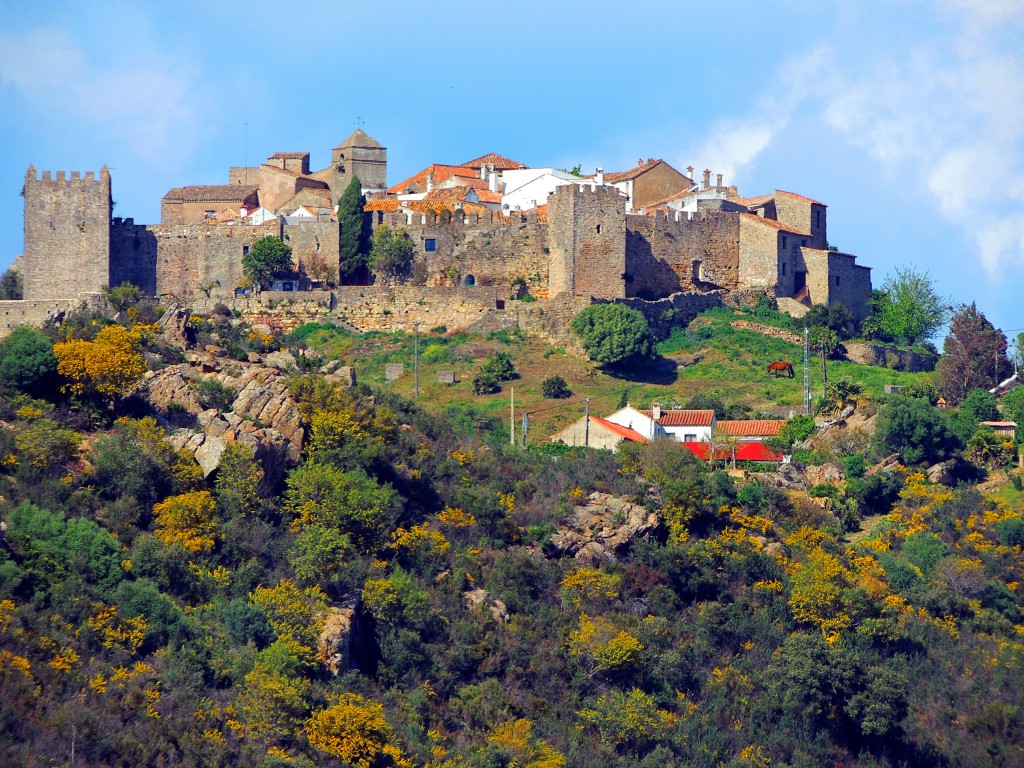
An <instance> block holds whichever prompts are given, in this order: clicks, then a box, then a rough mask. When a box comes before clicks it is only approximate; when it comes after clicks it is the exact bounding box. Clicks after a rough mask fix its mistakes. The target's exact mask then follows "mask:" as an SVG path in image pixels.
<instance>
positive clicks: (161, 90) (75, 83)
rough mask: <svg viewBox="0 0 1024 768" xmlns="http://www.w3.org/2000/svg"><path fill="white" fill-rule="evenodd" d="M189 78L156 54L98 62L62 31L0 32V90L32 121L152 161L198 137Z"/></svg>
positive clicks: (186, 146)
mask: <svg viewBox="0 0 1024 768" xmlns="http://www.w3.org/2000/svg"><path fill="white" fill-rule="evenodd" d="M115 58H116V55H115ZM190 75H191V73H190V72H188V71H183V70H182V69H181V68H180V67H177V66H174V65H172V64H171V63H170V60H169V59H167V58H162V57H160V56H159V55H158V54H157V53H155V52H152V53H150V54H149V55H148V56H147V57H146V58H145V60H142V61H139V60H138V59H136V58H133V57H130V60H128V61H124V62H117V63H116V64H114V65H111V66H104V65H100V64H98V63H96V62H95V61H94V60H93V59H92V58H91V57H90V56H89V54H88V53H87V52H86V51H85V50H84V49H83V48H82V47H81V46H80V45H79V44H78V42H77V41H76V40H75V39H74V37H73V36H72V35H71V34H69V33H68V32H66V31H64V30H61V29H35V30H31V31H28V32H22V33H9V32H0V86H2V87H4V88H10V89H11V90H13V91H14V92H15V93H17V95H18V96H19V97H20V99H21V100H22V101H23V102H24V103H25V104H26V105H27V106H28V107H29V108H30V109H31V110H32V112H33V113H34V114H33V115H32V116H39V115H41V116H42V119H44V120H45V121H46V123H47V125H48V126H58V125H63V126H66V127H67V129H68V130H73V131H78V132H97V133H100V134H102V135H103V136H105V137H106V138H107V139H108V140H109V141H111V142H112V143H115V144H116V145H118V146H121V147H125V148H127V149H128V150H129V151H130V152H132V153H133V154H135V155H137V156H138V157H140V158H141V159H143V160H146V161H149V162H156V161H160V160H162V159H166V157H167V155H168V154H169V153H171V152H174V153H177V154H181V153H183V152H187V151H188V150H189V149H190V148H191V146H192V145H194V142H196V141H198V139H199V131H200V129H201V128H202V122H201V120H200V114H199V109H198V107H199V105H198V104H197V98H196V94H195V93H193V92H192V88H191V83H192V82H196V81H198V78H195V77H192V76H190Z"/></svg>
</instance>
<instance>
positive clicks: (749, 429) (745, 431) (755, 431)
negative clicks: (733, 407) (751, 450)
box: [715, 419, 786, 437]
mask: <svg viewBox="0 0 1024 768" xmlns="http://www.w3.org/2000/svg"><path fill="white" fill-rule="evenodd" d="M785 423H786V420H785V419H742V420H727V421H718V422H715V430H716V431H721V432H724V433H725V434H727V435H731V436H732V437H773V436H774V435H777V434H779V430H780V429H781V428H782V425H783V424H785Z"/></svg>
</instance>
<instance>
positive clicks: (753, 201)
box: [726, 195, 775, 208]
mask: <svg viewBox="0 0 1024 768" xmlns="http://www.w3.org/2000/svg"><path fill="white" fill-rule="evenodd" d="M774 199H775V195H761V196H759V197H742V196H740V195H733V196H732V197H727V198H726V200H728V201H729V202H731V203H736V204H737V205H745V206H747V208H758V207H760V206H762V205H764V204H765V203H770V202H772V201H773V200H774Z"/></svg>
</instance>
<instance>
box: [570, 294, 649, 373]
mask: <svg viewBox="0 0 1024 768" xmlns="http://www.w3.org/2000/svg"><path fill="white" fill-rule="evenodd" d="M569 327H570V328H571V329H572V331H573V333H575V334H576V335H577V336H579V338H580V341H581V342H582V344H583V348H584V349H585V350H586V352H587V354H588V355H589V356H590V359H591V360H595V361H597V362H599V363H603V364H605V365H617V364H619V363H627V362H635V361H643V360H647V359H649V358H651V357H652V356H653V354H654V337H653V336H652V335H651V329H650V327H649V326H648V325H647V319H646V318H645V317H644V316H643V315H642V314H641V313H640V312H638V311H637V310H635V309H631V308H630V307H627V306H624V305H622V304H594V305H592V306H589V307H587V308H586V309H584V310H583V311H582V312H580V313H579V314H578V315H576V317H574V318H573V319H572V323H571V324H570V326H569Z"/></svg>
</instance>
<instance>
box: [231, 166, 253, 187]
mask: <svg viewBox="0 0 1024 768" xmlns="http://www.w3.org/2000/svg"><path fill="white" fill-rule="evenodd" d="M259 178H260V167H259V166H258V165H255V166H237V167H234V168H229V169H228V184H256V183H257V182H258V181H259Z"/></svg>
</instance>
